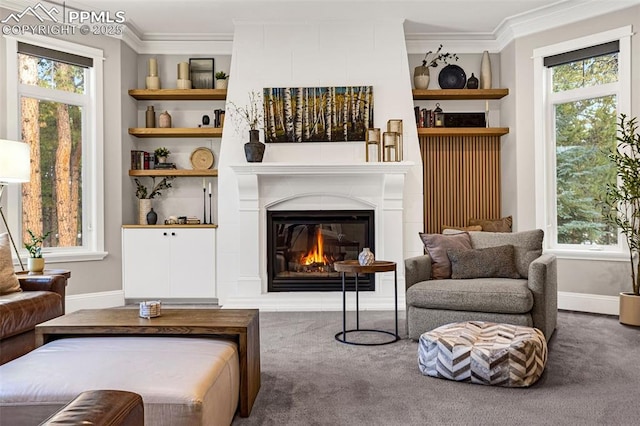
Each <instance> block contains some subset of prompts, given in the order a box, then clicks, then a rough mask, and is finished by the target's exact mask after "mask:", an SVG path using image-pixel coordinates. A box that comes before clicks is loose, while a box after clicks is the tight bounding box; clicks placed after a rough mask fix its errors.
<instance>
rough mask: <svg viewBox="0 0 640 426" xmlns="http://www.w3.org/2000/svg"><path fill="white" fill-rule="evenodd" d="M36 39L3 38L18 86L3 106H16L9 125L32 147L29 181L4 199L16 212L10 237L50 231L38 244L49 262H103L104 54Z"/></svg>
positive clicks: (10, 71) (10, 73)
mask: <svg viewBox="0 0 640 426" xmlns="http://www.w3.org/2000/svg"><path fill="white" fill-rule="evenodd" d="M34 41H35V42H34ZM40 41H41V40H38V39H35V40H22V39H16V40H13V39H11V40H9V39H8V40H7V44H8V48H7V76H8V80H11V79H12V78H15V82H16V84H15V89H13V90H15V92H13V93H9V96H8V103H9V104H10V105H11V104H12V103H13V102H15V106H16V107H17V108H16V107H14V108H11V107H10V108H8V109H9V110H11V109H13V110H15V111H16V112H15V116H14V117H9V120H8V122H9V123H12V122H13V123H15V128H14V129H12V131H13V133H14V134H15V135H16V137H17V139H19V140H23V141H25V142H27V143H28V144H29V146H30V147H31V180H30V182H28V183H26V184H23V185H22V188H21V190H18V191H15V194H14V195H13V197H11V196H10V201H9V202H10V203H13V202H15V205H17V206H20V208H19V209H10V210H11V211H12V213H13V215H15V217H12V220H11V225H12V226H13V227H14V228H15V229H14V230H12V231H15V235H21V237H22V240H23V241H27V240H28V238H29V235H28V233H27V230H32V231H33V232H34V233H35V234H36V235H45V234H47V233H48V232H49V231H51V233H50V235H49V236H48V237H47V239H46V240H45V242H44V244H43V246H44V252H45V256H46V257H47V259H49V261H56V260H58V261H69V260H95V259H101V258H103V257H104V253H102V251H103V229H102V228H103V214H102V205H103V203H102V188H101V182H102V178H101V176H100V175H99V174H101V173H100V171H101V170H102V158H101V156H99V155H98V153H99V152H100V153H101V152H102V131H101V128H102V117H101V111H102V107H101V104H102V92H101V90H98V88H99V87H101V86H102V82H101V81H99V80H101V76H102V58H101V56H102V55H101V52H100V51H98V50H96V49H89V48H86V47H84V46H76V45H74V44H71V43H67V42H62V41H58V40H55V41H52V42H49V41H47V43H46V45H47V47H45V46H44V45H43V44H42V43H40ZM52 45H54V47H55V48H51V47H50V46H52ZM87 53H89V54H90V55H87ZM10 86H11V81H9V87H10Z"/></svg>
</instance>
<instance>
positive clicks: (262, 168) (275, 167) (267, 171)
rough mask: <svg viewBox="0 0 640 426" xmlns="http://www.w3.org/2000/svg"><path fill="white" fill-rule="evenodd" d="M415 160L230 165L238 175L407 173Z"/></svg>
mask: <svg viewBox="0 0 640 426" xmlns="http://www.w3.org/2000/svg"><path fill="white" fill-rule="evenodd" d="M413 165H414V163H413V161H401V162H372V163H331V164H300V163H295V164H294V163H244V164H232V165H231V166H230V167H231V169H233V171H234V172H236V174H237V175H282V176H284V175H352V174H364V175H367V174H386V173H393V174H395V173H401V174H405V173H407V172H408V171H409V170H410V169H411V167H413Z"/></svg>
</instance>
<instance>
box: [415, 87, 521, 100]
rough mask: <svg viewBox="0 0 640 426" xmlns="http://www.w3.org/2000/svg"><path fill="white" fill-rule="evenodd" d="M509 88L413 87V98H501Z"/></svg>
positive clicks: (506, 93)
mask: <svg viewBox="0 0 640 426" xmlns="http://www.w3.org/2000/svg"><path fill="white" fill-rule="evenodd" d="M508 94H509V89H413V99H414V100H474V99H477V100H486V99H502V98H504V97H505V96H507V95H508Z"/></svg>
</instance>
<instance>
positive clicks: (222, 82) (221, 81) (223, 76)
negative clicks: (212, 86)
mask: <svg viewBox="0 0 640 426" xmlns="http://www.w3.org/2000/svg"><path fill="white" fill-rule="evenodd" d="M215 77H216V89H226V88H227V85H228V84H229V74H227V73H226V72H224V71H218V72H217V73H216V74H215Z"/></svg>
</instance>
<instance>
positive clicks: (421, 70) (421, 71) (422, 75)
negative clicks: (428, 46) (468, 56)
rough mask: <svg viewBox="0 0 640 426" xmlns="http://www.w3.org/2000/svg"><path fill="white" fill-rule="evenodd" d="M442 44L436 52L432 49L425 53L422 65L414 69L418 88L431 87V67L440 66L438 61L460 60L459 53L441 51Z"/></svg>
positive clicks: (415, 84)
mask: <svg viewBox="0 0 640 426" xmlns="http://www.w3.org/2000/svg"><path fill="white" fill-rule="evenodd" d="M441 52H442V45H440V46H439V47H438V50H436V52H435V53H433V52H432V51H431V50H430V51H428V52H427V54H426V55H424V59H423V60H422V65H421V66H417V67H416V68H415V69H414V71H413V84H414V86H415V88H416V89H426V88H428V87H429V80H430V78H431V77H430V72H429V69H430V68H436V67H437V66H438V62H444V63H445V64H448V63H449V62H448V61H450V60H452V59H453V60H456V61H457V60H458V55H456V54H455V53H448V52H446V53H441Z"/></svg>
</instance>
